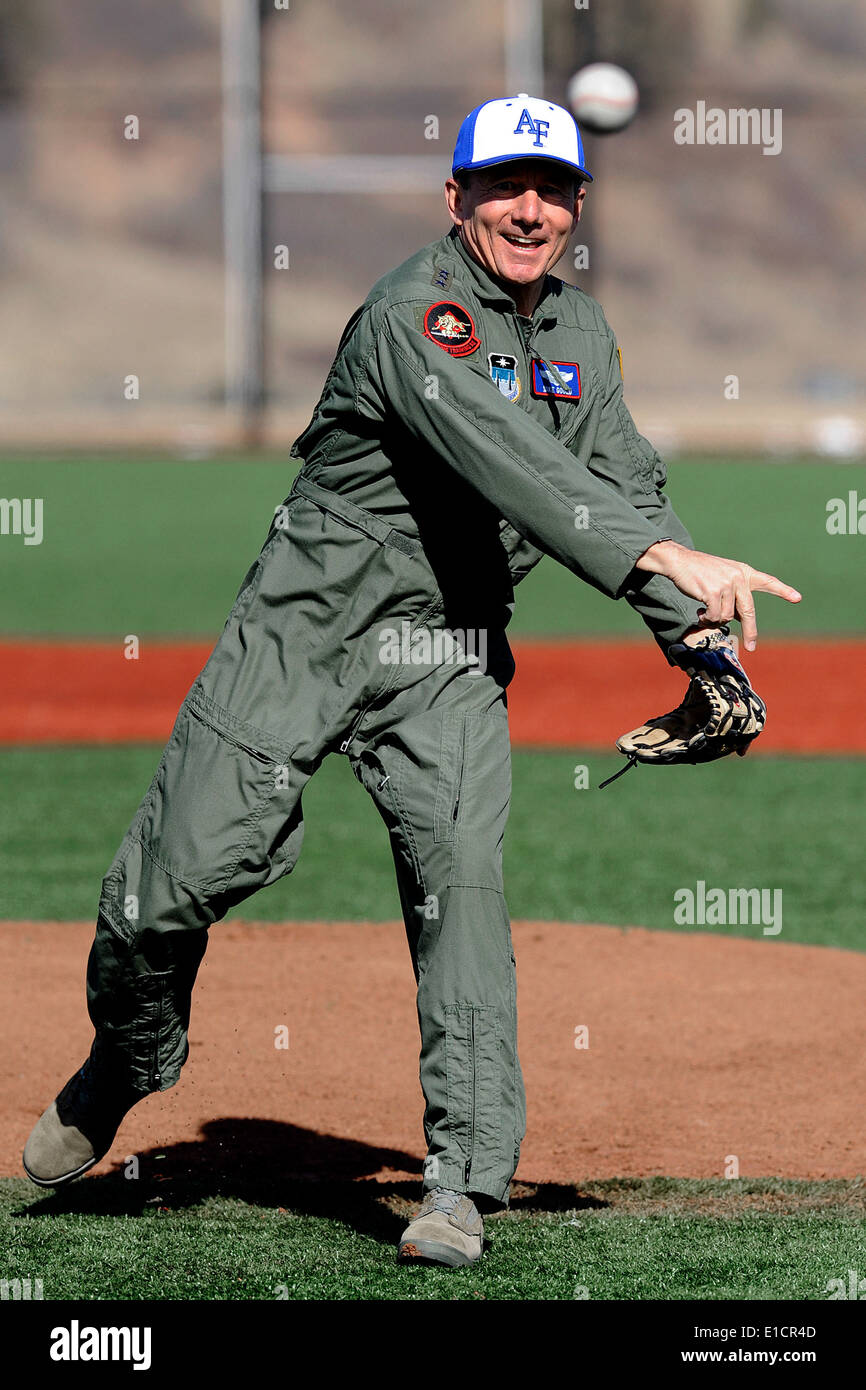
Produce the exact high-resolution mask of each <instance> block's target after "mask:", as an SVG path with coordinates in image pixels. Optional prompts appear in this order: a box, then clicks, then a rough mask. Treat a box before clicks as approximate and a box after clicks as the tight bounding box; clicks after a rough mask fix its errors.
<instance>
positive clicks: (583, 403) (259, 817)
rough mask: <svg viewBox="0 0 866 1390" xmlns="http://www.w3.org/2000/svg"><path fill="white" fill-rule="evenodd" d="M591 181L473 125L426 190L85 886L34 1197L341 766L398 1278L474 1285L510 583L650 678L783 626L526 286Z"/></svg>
mask: <svg viewBox="0 0 866 1390" xmlns="http://www.w3.org/2000/svg"><path fill="white" fill-rule="evenodd" d="M590 177H591V176H590V174H589V173H588V171H587V170H586V168H585V165H584V160H583V150H582V146H581V141H580V136H579V133H578V130H577V127H576V125H575V122H574V120H573V118H572V117H571V116H570V115H569V114H568V112H566V111H564V110H563V109H562V108H560V107H557V106H554V105H552V104H551V103H549V102H547V101H543V100H541V99H539V98H531V97H528V96H525V95H520V96H518V97H516V98H512V99H508V100H497V101H491V102H486V103H484V104H483V105H482V106H480V107H478V108H477V109H476V110H475V111H473V112H472V113H471V115H470V116H468V117H467V119H466V121H465V122H464V123H463V126H462V127H461V130H460V134H459V137H458V141H457V147H456V150H455V158H454V166H453V177H452V178H450V179H449V180H448V181H447V183H446V186H445V193H446V200H447V205H448V211H449V213H450V216H451V220H452V223H453V227H452V229H451V231H450V232H449V233H448V235H446V236H444V237H442V238H441V239H440V240H439V241H436V242H434V243H433V244H432V245H430V246H428V247H425V248H424V250H422V251H420V252H419V253H418V254H417V255H415V256H413V257H412V258H411V259H410V260H408V261H407V262H406V263H405V264H403V265H401V266H399V267H398V268H397V269H396V270H395V271H393V272H392V273H391V274H389V275H387V276H385V278H384V279H382V280H380V281H379V283H378V284H377V285H376V286H374V288H373V290H372V291H371V293H370V295H369V296H368V298H367V301H366V303H365V304H364V305H363V306H362V307H361V308H360V309H359V310H358V311H357V312H356V313H355V314H354V315H353V317H352V318H351V320H350V322H349V324H348V325H347V327H346V330H345V332H344V334H343V338H342V341H341V343H340V346H339V350H338V353H337V356H336V358H335V360H334V363H333V365H332V367H331V370H330V372H329V374H328V377H327V380H326V382H325V386H324V390H323V392H322V395H321V398H320V400H319V403H318V405H317V407H316V410H315V413H314V415H313V418H312V420H311V422H310V424H309V426H308V427H307V429H306V430H305V431H304V433H303V434H302V435H301V437H300V439H298V440H297V442H296V444H295V445H294V447H293V450H292V453H293V455H294V456H295V457H297V458H300V459H301V460H303V463H302V467H301V470H300V473H299V475H298V477H297V479H296V481H295V484H294V486H293V488H292V491H291V493H290V495H289V497H288V498H287V499H286V501H285V503H284V504H283V505H282V506H281V507H279V508H277V512H276V515H275V518H274V521H273V523H272V525H271V528H270V531H269V534H268V536H267V539H266V540H265V543H264V546H263V548H262V551H261V554H260V555H259V557H258V559H257V560H256V561H255V562H254V564H253V565H252V566H251V568H250V570H249V572H248V573H247V575H246V578H245V580H244V582H243V584H242V586H241V589H240V592H239V594H238V597H237V600H236V602H235V605H234V607H233V608H232V610H231V612H230V614H229V616H228V619H227V621H226V625H225V628H224V631H223V633H222V635H221V637H220V639H219V641H218V643H217V645H216V648H215V650H214V652H213V653H212V655H211V657H210V659H209V661H208V662H207V664H206V666H205V668H204V670H203V671H202V672H201V674H200V676H199V677H198V678H197V680H196V681H195V682H194V684H193V686H192V688H191V690H190V692H189V694H188V695H187V697H186V699H185V701H184V703H183V705H182V707H181V710H180V713H179V715H178V718H177V722H176V724H175V727H174V730H173V732H172V735H171V738H170V740H169V743H168V744H167V746H166V749H165V751H164V753H163V757H162V760H161V762H160V765H159V767H158V769H157V772H156V775H155V777H154V779H153V782H152V784H151V787H150V789H149V790H148V792H147V794H146V796H145V798H144V800H143V801H142V803H141V806H140V807H139V810H138V812H137V814H136V816H135V818H134V820H133V822H132V825H131V826H130V828H129V830H128V831H127V833H126V836H125V837H124V840H123V842H122V844H121V846H120V848H119V850H118V852H117V854H116V856H115V858H114V861H113V863H112V864H111V866H110V868H109V870H108V873H107V874H106V877H105V879H104V881H103V886H102V893H101V897H100V902H99V915H98V922H97V930H96V938H95V941H94V944H93V948H92V951H91V954H90V960H89V964H88V1007H89V1011H90V1015H91V1018H92V1021H93V1023H94V1026H95V1032H96V1035H95V1039H94V1043H93V1047H92V1050H91V1054H90V1057H89V1059H88V1061H87V1062H86V1063H85V1065H84V1067H83V1068H82V1069H81V1071H80V1072H78V1073H77V1074H76V1075H75V1076H74V1077H73V1078H72V1079H71V1081H70V1082H68V1083H67V1085H66V1087H65V1088H64V1090H63V1091H62V1092H61V1093H60V1095H59V1097H58V1098H57V1101H56V1102H55V1103H54V1104H53V1105H52V1106H50V1107H49V1109H48V1110H47V1111H46V1112H45V1114H44V1115H43V1116H42V1118H41V1119H40V1120H39V1122H38V1124H37V1125H36V1128H35V1130H34V1132H33V1134H32V1135H31V1137H30V1139H29V1140H28V1144H27V1148H26V1149H25V1154H24V1162H25V1167H26V1169H27V1171H28V1173H29V1174H30V1176H31V1177H32V1178H33V1179H34V1181H36V1182H38V1183H41V1184H43V1185H45V1186H58V1185H60V1184H61V1183H63V1182H65V1181H68V1180H70V1179H71V1178H73V1177H76V1176H78V1175H79V1174H80V1173H83V1172H85V1171H86V1170H87V1169H88V1168H89V1167H92V1165H93V1164H94V1163H95V1162H96V1161H97V1159H98V1158H99V1157H101V1156H102V1154H103V1153H105V1152H106V1151H107V1150H108V1148H109V1146H110V1144H111V1142H112V1139H113V1137H114V1134H115V1131H116V1129H117V1126H118V1125H119V1123H120V1120H121V1119H122V1117H123V1115H124V1114H125V1113H126V1111H127V1110H128V1109H129V1107H130V1106H131V1105H132V1104H134V1103H135V1102H136V1101H137V1100H139V1099H140V1098H141V1097H142V1096H144V1095H146V1094H147V1093H148V1092H151V1091H156V1090H164V1089H166V1088H168V1087H169V1086H172V1085H174V1083H175V1082H176V1081H177V1079H178V1076H179V1073H180V1069H181V1066H182V1065H183V1062H184V1061H185V1060H186V1056H187V1053H188V1044H187V1026H188V1021H189V1006H190V993H191V990H192V985H193V981H194V979H195V975H196V970H197V967H198V964H199V962H200V960H201V957H202V955H203V953H204V950H205V946H206V942H207V932H208V928H209V927H210V926H211V924H212V923H213V922H215V921H218V920H219V919H220V918H221V917H222V916H223V915H224V914H225V912H226V911H227V910H228V909H229V908H230V907H232V906H234V905H235V904H237V903H239V902H241V901H243V900H244V899H245V898H247V897H248V896H249V895H250V894H251V893H253V892H254V891H255V890H256V889H258V888H261V887H263V886H265V885H266V884H268V883H272V882H274V880H276V879H277V878H279V877H280V876H281V875H283V874H285V873H288V872H289V871H290V870H291V869H292V868H293V867H294V864H295V862H296V861H297V857H298V854H299V851H300V848H301V838H302V833H303V821H302V815H301V796H302V792H303V789H304V787H305V785H306V783H307V781H308V780H309V778H310V777H311V776H312V775H313V773H314V772H315V771H316V769H317V768H318V767H319V765H320V763H321V762H322V759H323V758H324V757H325V756H326V755H327V754H328V753H330V752H340V753H343V754H345V755H346V756H347V757H348V758H349V760H350V762H351V765H352V768H353V770H354V772H355V774H356V776H357V777H358V779H359V780H360V781H361V783H362V784H363V785H364V786H365V787H366V788H367V790H368V791H369V792H370V794H371V795H372V797H373V798H374V800H375V802H376V805H377V807H378V809H379V811H380V812H381V815H382V817H383V819H384V821H385V824H386V826H387V828H388V831H389V835H390V839H391V845H392V849H393V854H394V861H395V866H396V871H397V879H398V885H399V891H400V898H401V904H402V910H403V915H404V918H405V923H406V931H407V936H408V941H409V947H410V952H411V958H412V964H413V968H414V972H415V977H416V981H417V985H418V1018H419V1024H420V1029H421V1058H420V1079H421V1084H422V1089H423V1092H424V1098H425V1103H426V1108H425V1113H424V1130H425V1135H426V1139H427V1157H426V1160H425V1163H424V1178H423V1192H424V1202H423V1204H422V1207H421V1211H420V1212H419V1215H418V1216H417V1217H416V1219H415V1220H414V1221H413V1222H412V1223H411V1224H410V1226H409V1227H408V1229H407V1230H406V1232H404V1235H403V1237H402V1240H401V1242H400V1252H401V1255H402V1256H403V1257H404V1258H410V1259H411V1258H424V1259H430V1260H433V1261H436V1262H439V1263H443V1264H447V1265H457V1264H465V1263H468V1262H470V1261H472V1260H475V1259H477V1258H478V1257H479V1256H480V1254H481V1251H482V1241H483V1223H482V1213H483V1212H485V1211H488V1210H496V1209H500V1208H502V1207H505V1206H507V1204H508V1195H509V1189H510V1182H511V1179H512V1177H513V1174H514V1171H515V1169H516V1166H517V1160H518V1156H519V1151H520V1144H521V1140H522V1138H523V1135H524V1129H525V1107H524V1090H523V1079H522V1076H521V1071H520V1064H519V1061H518V1056H517V1046H516V991H515V963H514V954H513V949H512V941H511V931H510V926H509V919H508V914H507V910H506V906H505V900H504V897H503V891H502V840H503V834H504V829H505V821H506V816H507V812H508V804H509V797H510V760H509V739H508V725H507V715H506V687H507V686H508V684H509V682H510V680H511V677H512V675H513V671H514V664H513V661H512V658H511V653H510V651H509V647H508V642H507V639H506V636H505V628H506V624H507V622H508V620H509V617H510V612H511V608H512V606H513V585H514V583H516V582H517V581H519V580H520V579H521V578H522V577H523V576H524V575H525V574H526V573H527V572H528V570H529V569H531V567H532V566H533V564H535V563H536V561H537V560H538V559H539V558H540V557H541V555H542V553H547V554H549V555H552V556H554V557H555V558H556V559H557V560H559V561H560V562H561V563H562V564H564V565H566V566H567V567H568V568H569V569H571V570H572V571H573V572H574V573H575V574H576V575H577V576H579V577H580V578H581V579H583V580H585V581H586V582H588V583H590V584H593V585H594V586H595V587H596V588H598V589H600V590H601V591H602V592H603V593H605V594H607V595H608V596H609V597H611V598H618V597H621V596H622V597H625V598H626V599H627V601H628V602H629V603H631V604H632V605H633V607H634V608H635V609H636V610H637V612H638V613H640V614H641V616H642V617H643V618H644V620H645V621H646V623H647V625H648V626H649V628H650V630H651V632H652V633H653V634H654V636H655V638H656V640H657V641H658V643H659V644H660V646H661V647H662V648H663V650H666V651H667V650H668V649H669V648H670V647H671V646H672V644H675V643H678V642H680V640H681V639H685V640H686V641H687V642H694V641H702V640H704V639H703V632H704V630H705V629H706V628H707V627H708V626H710V625H717V626H719V625H723V624H726V623H727V622H728V620H730V619H733V618H734V617H738V618H739V619H740V620H741V622H742V624H743V629H744V635H745V638H746V646H747V647H749V648H751V647H752V646H753V645H754V639H755V625H754V608H753V603H752V590H753V589H763V590H764V591H766V592H771V593H775V594H778V595H780V596H782V597H784V598H787V599H789V600H791V601H796V600H797V599H798V598H799V595H797V594H796V592H795V591H794V590H792V589H790V588H789V587H788V586H787V585H784V584H782V583H780V581H779V580H777V579H774V578H773V577H772V576H767V575H761V574H759V573H757V572H754V571H752V570H750V569H749V567H748V566H745V565H742V564H739V563H735V562H733V561H730V560H724V559H720V558H718V557H715V556H710V555H703V554H700V553H698V552H696V551H694V550H693V548H692V544H691V540H690V538H689V535H688V533H687V532H686V530H685V528H684V527H683V526H682V524H681V523H680V521H679V520H678V519H677V517H676V516H675V515H674V512H673V510H672V508H671V506H670V503H669V502H668V501H667V499H666V497H665V496H664V494H663V493H662V491H661V487H662V485H663V483H664V468H663V465H662V463H661V460H660V459H659V457H658V455H657V454H656V453H655V451H654V450H653V449H652V447H651V446H650V445H649V444H648V443H647V441H646V440H645V439H643V438H642V437H641V436H640V435H639V434H638V433H637V431H636V429H635V427H634V424H633V422H632V420H631V416H630V415H629V413H628V411H627V410H626V408H625V405H624V404H623V401H622V383H621V372H620V365H619V357H618V351H617V346H616V342H615V340H614V337H613V335H612V333H611V330H610V329H609V327H608V325H607V323H606V321H605V319H604V316H603V314H602V312H601V310H600V308H599V306H598V305H597V304H596V303H595V302H594V301H593V300H591V299H590V298H588V297H587V296H586V295H585V294H583V293H582V292H581V291H579V290H576V289H572V288H570V287H569V286H567V285H565V284H564V283H563V282H562V281H560V280H558V279H555V278H553V277H552V276H550V275H549V274H548V272H549V270H550V268H551V266H553V265H554V264H555V263H556V262H557V261H558V260H559V259H560V258H561V256H562V255H563V253H564V251H565V249H566V246H567V244H568V239H569V236H570V234H571V232H572V231H573V229H574V227H575V226H576V225H577V222H578V220H579V218H580V212H581V207H582V204H583V200H584V196H585V184H586V183H587V182H588V181H589V180H590ZM719 631H720V632H722V633H724V632H726V631H727V629H726V628H724V627H719ZM445 639H447V640H445Z"/></svg>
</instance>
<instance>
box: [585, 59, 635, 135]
mask: <svg viewBox="0 0 866 1390" xmlns="http://www.w3.org/2000/svg"><path fill="white" fill-rule="evenodd" d="M568 104H569V106H570V107H571V109H572V111H573V112H574V114H575V116H576V118H577V121H578V124H579V125H580V126H581V127H583V129H584V130H589V131H592V132H593V134H596V135H610V134H611V133H612V132H613V131H615V130H624V129H625V127H626V126H627V125H628V124H629V122H630V121H631V120H633V119H634V116H635V113H636V111H637V107H638V90H637V83H636V82H635V80H634V78H633V77H632V75H631V73H628V72H626V70H625V68H618V67H616V66H615V65H614V64H613V63H590V64H589V65H588V66H587V67H585V68H580V69H579V70H578V71H577V72H576V73H575V74H574V76H573V77H572V79H571V81H570V82H569V84H568Z"/></svg>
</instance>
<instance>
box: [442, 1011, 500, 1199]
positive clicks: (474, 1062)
mask: <svg viewBox="0 0 866 1390" xmlns="http://www.w3.org/2000/svg"><path fill="white" fill-rule="evenodd" d="M499 1054H500V1029H499V1019H498V1016H497V1012H496V1009H495V1008H493V1007H491V1006H487V1005H472V1004H458V1003H454V1004H446V1005H445V1077H446V1084H447V1096H448V1128H449V1131H450V1135H451V1138H452V1139H453V1141H454V1144H455V1147H456V1148H457V1149H458V1151H459V1153H460V1155H461V1157H462V1159H463V1162H464V1163H465V1165H466V1170H467V1176H468V1173H469V1171H470V1169H472V1168H473V1167H474V1168H475V1169H476V1176H479V1175H480V1173H481V1172H483V1171H490V1170H492V1171H495V1170H496V1169H497V1167H498V1166H499V1159H500V1150H501V1125H500V1109H501V1105H500V1058H499Z"/></svg>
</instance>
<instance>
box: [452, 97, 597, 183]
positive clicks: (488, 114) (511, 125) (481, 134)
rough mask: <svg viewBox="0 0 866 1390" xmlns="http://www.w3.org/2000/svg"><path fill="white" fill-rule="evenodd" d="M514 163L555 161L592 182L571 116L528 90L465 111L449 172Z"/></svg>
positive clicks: (563, 108) (578, 134) (560, 107)
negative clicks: (521, 161) (530, 94)
mask: <svg viewBox="0 0 866 1390" xmlns="http://www.w3.org/2000/svg"><path fill="white" fill-rule="evenodd" d="M512 159H553V160H556V162H557V163H558V164H566V165H568V167H569V168H570V169H573V170H574V171H575V173H576V174H579V175H580V177H581V178H582V179H586V180H587V181H588V182H590V183H591V182H592V174H590V173H589V171H588V170H587V168H586V166H585V165H584V162H583V141H582V140H581V138H580V131H579V130H578V128H577V121H576V120H575V119H574V117H573V116H572V114H571V112H570V111H566V110H565V107H563V106H554V104H553V102H551V101H545V100H544V98H543V97H531V96H527V94H526V92H519V93H518V95H517V96H516V97H502V98H499V99H497V100H495V101H485V102H482V104H481V105H480V106H476V108H475V110H474V111H470V112H469V115H468V116H467V117H466V120H465V121H464V122H463V124H462V125H461V127H460V131H459V134H458V136H457V144H456V145H455V146H454V163H453V165H452V167H451V172H452V173H453V174H456V173H457V172H458V170H460V169H487V168H488V167H489V166H490V165H491V164H505V163H507V162H508V161H509V160H512Z"/></svg>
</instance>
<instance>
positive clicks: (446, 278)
mask: <svg viewBox="0 0 866 1390" xmlns="http://www.w3.org/2000/svg"><path fill="white" fill-rule="evenodd" d="M453 279H454V276H453V275H452V274H451V271H450V270H446V269H445V267H444V265H442V266H438V267H437V268H436V270H434V272H433V274H432V275H431V276H430V284H431V285H435V286H436V289H437V290H447V288H448V286H449V285H450V284H451V281H452V280H453Z"/></svg>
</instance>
